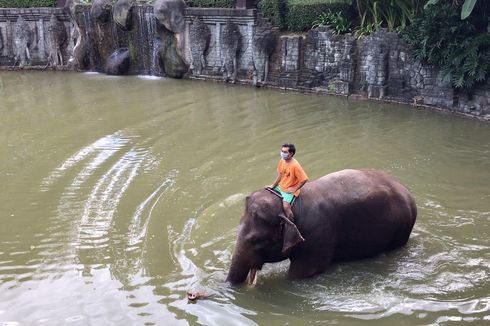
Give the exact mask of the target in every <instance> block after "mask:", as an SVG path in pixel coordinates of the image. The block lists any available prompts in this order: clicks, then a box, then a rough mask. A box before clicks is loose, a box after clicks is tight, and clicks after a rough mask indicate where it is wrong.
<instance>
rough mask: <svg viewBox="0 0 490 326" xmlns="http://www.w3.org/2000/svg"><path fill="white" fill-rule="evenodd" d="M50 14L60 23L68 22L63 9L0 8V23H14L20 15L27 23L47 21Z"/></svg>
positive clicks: (68, 18)
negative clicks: (40, 20)
mask: <svg viewBox="0 0 490 326" xmlns="http://www.w3.org/2000/svg"><path fill="white" fill-rule="evenodd" d="M51 14H54V15H55V16H56V17H57V18H58V19H59V20H61V21H70V16H69V15H68V14H67V13H66V12H64V11H63V8H15V9H11V8H1V9H0V22H6V21H11V22H15V21H17V18H18V17H19V16H20V15H22V17H24V19H25V20H27V21H29V20H39V19H43V20H45V21H49V19H50V17H51Z"/></svg>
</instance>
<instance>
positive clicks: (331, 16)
mask: <svg viewBox="0 0 490 326" xmlns="http://www.w3.org/2000/svg"><path fill="white" fill-rule="evenodd" d="M320 26H328V27H329V28H330V30H331V31H332V33H334V34H337V35H339V34H344V33H347V32H349V30H350V22H349V20H348V19H347V18H345V17H344V16H343V15H342V13H341V12H340V11H337V12H336V13H333V12H332V11H330V10H327V11H326V12H324V13H323V14H321V15H320V16H319V17H318V19H317V20H315V21H314V22H313V26H312V27H313V28H316V27H320Z"/></svg>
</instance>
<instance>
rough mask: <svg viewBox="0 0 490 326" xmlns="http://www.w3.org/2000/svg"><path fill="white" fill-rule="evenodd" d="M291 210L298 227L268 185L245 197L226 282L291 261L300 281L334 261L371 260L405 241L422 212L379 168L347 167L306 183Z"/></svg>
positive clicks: (292, 275)
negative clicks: (355, 168) (290, 219)
mask: <svg viewBox="0 0 490 326" xmlns="http://www.w3.org/2000/svg"><path fill="white" fill-rule="evenodd" d="M293 212H294V215H295V216H296V219H295V222H296V225H294V224H293V223H291V222H290V221H289V220H288V219H287V218H286V217H285V216H284V214H283V211H282V203H281V200H280V199H279V198H278V197H277V196H275V195H274V194H272V193H270V192H269V191H267V190H266V189H260V190H257V191H255V192H254V193H252V194H251V195H250V196H248V197H247V198H246V201H245V212H244V214H243V216H242V218H241V219H240V226H239V229H238V236H237V240H236V246H235V251H234V253H233V257H232V262H231V266H230V271H229V273H228V277H227V281H229V282H231V283H242V282H244V281H245V279H246V278H247V275H248V274H249V272H250V276H251V278H253V281H254V282H255V281H256V278H255V276H256V274H255V270H260V269H261V268H262V266H263V265H264V264H265V263H272V262H278V261H282V260H285V259H288V258H289V260H290V262H291V264H290V267H289V272H288V274H289V277H290V278H295V279H297V278H306V277H311V276H314V275H317V274H320V273H322V272H324V271H325V270H326V268H327V267H328V265H329V264H330V263H332V262H336V261H349V260H355V259H362V258H368V257H373V256H375V255H377V254H379V253H381V252H384V251H388V250H392V249H395V248H398V247H400V246H402V245H404V244H405V243H406V242H407V241H408V238H409V237H410V233H411V231H412V228H413V225H414V224H415V219H416V216H417V208H416V205H415V200H414V199H413V197H412V196H411V194H410V192H409V191H408V190H407V189H406V188H405V187H404V186H403V185H402V184H400V183H399V182H398V181H396V180H395V179H394V178H393V177H391V176H389V175H387V174H385V173H383V172H380V171H374V170H342V171H339V172H335V173H331V174H328V175H326V176H324V177H322V178H320V179H317V180H315V181H312V182H309V183H307V184H306V185H305V186H304V187H303V188H302V192H301V201H300V204H299V205H295V206H294V207H293ZM301 234H302V235H303V237H304V238H305V239H306V241H304V242H303V241H301V238H300V237H301Z"/></svg>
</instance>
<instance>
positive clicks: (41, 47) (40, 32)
mask: <svg viewBox="0 0 490 326" xmlns="http://www.w3.org/2000/svg"><path fill="white" fill-rule="evenodd" d="M49 25H50V23H48V26H49ZM48 28H52V26H49V27H48ZM37 31H38V35H39V41H38V43H37V44H38V47H39V50H38V55H39V60H45V59H46V50H45V45H46V44H45V42H46V39H45V37H44V20H43V19H42V18H39V20H38V21H37ZM49 46H53V45H52V44H48V47H49Z"/></svg>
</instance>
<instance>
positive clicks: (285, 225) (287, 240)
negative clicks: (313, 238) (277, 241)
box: [279, 214, 305, 253]
mask: <svg viewBox="0 0 490 326" xmlns="http://www.w3.org/2000/svg"><path fill="white" fill-rule="evenodd" d="M279 217H280V218H281V220H282V221H281V225H282V233H283V243H282V253H286V252H287V251H289V250H291V249H292V248H293V247H294V246H296V245H297V244H298V243H300V242H303V241H305V239H304V238H303V237H302V236H301V233H300V232H299V230H298V228H297V227H296V225H295V224H294V223H293V222H291V221H290V220H289V219H288V218H287V217H286V216H284V214H279Z"/></svg>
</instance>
